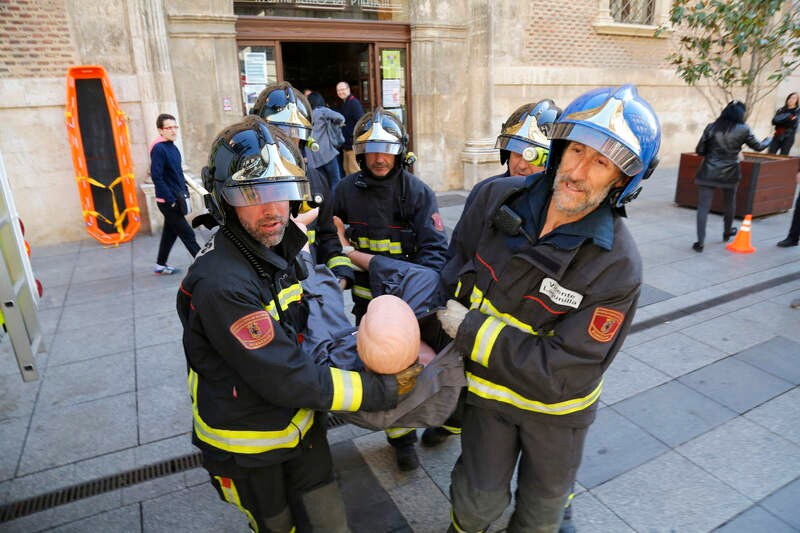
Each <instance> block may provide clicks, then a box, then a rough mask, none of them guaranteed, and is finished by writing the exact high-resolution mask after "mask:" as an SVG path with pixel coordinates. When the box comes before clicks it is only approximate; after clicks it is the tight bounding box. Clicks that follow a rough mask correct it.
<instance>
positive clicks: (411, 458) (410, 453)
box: [394, 442, 419, 472]
mask: <svg viewBox="0 0 800 533" xmlns="http://www.w3.org/2000/svg"><path fill="white" fill-rule="evenodd" d="M394 451H395V453H396V454H397V468H399V469H400V470H402V471H403V472H411V471H412V470H416V469H417V468H419V457H417V448H416V446H414V443H413V442H408V443H403V444H401V445H400V446H397V447H396V448H395V449H394Z"/></svg>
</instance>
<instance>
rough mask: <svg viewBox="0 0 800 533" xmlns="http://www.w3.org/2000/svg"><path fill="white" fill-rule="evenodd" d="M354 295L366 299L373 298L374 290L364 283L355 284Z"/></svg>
mask: <svg viewBox="0 0 800 533" xmlns="http://www.w3.org/2000/svg"><path fill="white" fill-rule="evenodd" d="M353 296H358V297H359V298H363V299H364V300H372V291H371V290H369V288H367V287H364V286H362V285H353Z"/></svg>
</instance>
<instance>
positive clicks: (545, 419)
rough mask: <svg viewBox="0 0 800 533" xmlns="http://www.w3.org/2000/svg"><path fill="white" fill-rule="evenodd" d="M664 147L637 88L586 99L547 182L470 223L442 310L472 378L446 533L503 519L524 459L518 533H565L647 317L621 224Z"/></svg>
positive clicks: (491, 197)
mask: <svg viewBox="0 0 800 533" xmlns="http://www.w3.org/2000/svg"><path fill="white" fill-rule="evenodd" d="M660 139H661V133H660V125H659V122H658V118H657V117H656V115H655V112H654V111H653V109H652V107H650V105H649V104H648V103H647V102H646V101H645V100H644V99H643V98H641V97H640V96H639V95H638V92H637V90H636V88H635V87H633V86H632V85H625V86H622V87H617V88H614V87H605V88H601V89H595V90H592V91H589V92H588V93H585V94H583V95H581V96H579V97H578V98H577V99H576V100H575V101H573V102H572V103H571V104H570V105H569V106H567V108H566V109H565V110H564V112H563V114H562V115H561V117H560V118H559V119H558V120H557V121H556V123H555V125H554V127H553V132H552V139H551V145H550V155H549V158H548V161H547V166H546V171H545V172H543V173H538V174H533V175H531V176H528V177H527V178H526V179H525V182H524V184H523V186H522V187H521V188H520V187H519V186H518V184H516V183H514V180H496V181H494V182H492V183H490V184H489V185H487V186H485V187H483V189H482V190H481V192H480V194H479V195H478V197H477V198H476V199H475V201H474V202H473V204H472V206H471V207H470V209H469V211H467V212H466V213H464V214H463V215H462V216H461V223H462V228H463V231H462V232H461V237H460V238H459V239H458V241H457V242H456V243H455V251H456V254H455V255H454V256H453V258H452V259H450V260H449V261H448V263H447V265H446V266H445V269H444V270H443V271H442V280H443V283H444V288H445V293H446V294H450V295H454V297H455V298H456V300H448V301H447V307H446V309H445V310H442V311H439V312H437V316H438V317H439V320H440V322H441V324H442V327H443V329H444V330H445V332H446V333H447V334H448V335H449V336H450V337H452V338H453V339H454V340H453V346H454V347H455V349H457V350H458V351H459V352H460V353H462V354H463V355H464V357H465V370H466V374H467V395H466V405H465V408H464V415H463V432H462V434H461V449H462V452H461V456H460V457H459V459H458V460H457V462H456V464H455V466H454V468H453V471H452V474H451V484H450V494H451V501H452V509H451V524H450V527H449V529H448V531H450V532H459V533H461V532H478V531H486V530H487V529H488V528H489V525H490V524H491V523H492V522H493V521H494V520H496V519H497V518H498V517H500V515H501V514H502V513H503V511H504V510H505V508H506V507H507V506H508V505H509V503H510V501H511V492H510V483H511V479H512V477H513V475H514V471H515V467H516V465H517V461H518V460H519V474H518V478H517V492H516V507H515V510H514V513H513V515H512V516H511V520H510V522H509V524H508V531H510V532H518V531H536V532H541V533H545V532H547V533H553V532H555V531H558V529H559V525H560V523H561V519H562V516H563V511H564V508H565V505H566V504H567V501H568V499H569V494H570V490H571V486H572V484H573V482H574V481H575V475H576V472H577V470H578V467H579V465H580V461H581V456H582V452H583V447H584V442H585V438H586V433H587V431H588V428H589V426H590V425H591V423H592V421H593V420H594V418H595V415H596V412H597V409H598V401H597V400H598V399H599V397H600V393H601V390H602V383H603V373H604V372H605V370H606V369H607V368H608V366H609V365H610V364H611V363H612V361H613V359H614V357H615V355H616V354H617V353H618V351H619V349H620V348H621V346H622V344H623V342H624V340H625V337H626V336H627V334H628V331H629V328H630V325H631V323H632V321H633V316H634V313H635V311H636V303H637V300H638V298H639V293H640V290H641V285H642V261H641V257H640V255H639V252H638V250H637V247H636V243H635V241H634V239H633V236H632V235H631V233H630V231H629V230H628V229H627V227H626V226H625V224H624V223H623V220H622V218H623V216H624V214H625V205H626V204H627V203H628V202H630V201H632V200H633V199H635V198H636V197H637V196H638V194H639V192H640V190H641V188H642V181H643V180H645V179H646V178H648V177H649V176H650V174H651V173H652V172H653V170H654V169H655V167H656V164H657V161H658V158H657V153H658V150H659V145H660ZM509 221H513V222H514V223H513V224H510V223H508V222H509Z"/></svg>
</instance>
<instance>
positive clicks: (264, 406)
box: [177, 116, 418, 532]
mask: <svg viewBox="0 0 800 533" xmlns="http://www.w3.org/2000/svg"><path fill="white" fill-rule="evenodd" d="M203 185H204V186H205V188H206V189H207V190H208V191H209V194H208V195H207V196H206V205H207V206H208V208H209V210H210V212H211V215H212V216H213V217H214V218H215V219H216V222H217V223H218V224H219V225H220V229H219V231H217V232H216V233H215V234H214V236H213V237H212V238H211V240H209V241H208V243H206V245H205V247H204V248H203V249H202V250H201V251H200V253H199V254H198V255H197V257H196V259H195V261H194V263H193V264H192V266H191V267H190V268H189V271H188V273H187V275H186V277H185V278H184V280H183V282H182V283H181V287H180V290H179V292H178V302H177V308H178V315H179V316H180V319H181V323H182V325H183V346H184V352H185V355H186V362H187V367H188V373H189V392H190V395H191V400H192V413H193V422H194V423H193V432H192V441H193V443H194V444H195V445H196V446H197V447H199V448H200V449H201V451H202V454H203V467H204V468H205V469H206V470H207V471H208V473H209V475H210V477H211V483H212V484H213V486H214V487H215V488H216V489H217V491H218V493H219V495H220V497H221V498H222V499H223V500H225V501H227V502H229V503H231V504H233V505H236V506H237V507H238V508H240V509H241V510H242V511H243V512H244V513H245V514H246V515H247V518H248V520H249V522H250V527H251V528H252V530H254V531H280V532H289V531H294V527H295V523H296V522H295V516H296V515H297V512H298V511H301V509H298V506H302V511H303V513H304V514H305V515H307V517H308V521H309V523H310V526H311V528H312V529H313V530H314V531H337V532H344V531H347V530H348V529H347V521H346V516H345V512H344V504H343V502H342V499H341V496H340V494H339V491H338V488H337V486H336V482H335V480H334V478H333V467H332V459H331V454H330V450H329V448H328V443H327V440H326V433H325V418H324V415H323V416H320V415H319V414H318V413H317V411H323V410H325V411H327V410H330V411H356V410H359V409H361V410H365V411H372V410H384V409H387V408H391V407H393V406H394V405H396V403H397V401H398V395H399V394H404V393H405V392H407V391H408V390H410V388H412V387H413V384H414V376H415V375H416V372H418V370H417V369H413V368H412V369H410V370H409V371H404V372H401V373H400V374H397V375H395V376H379V375H375V374H371V373H369V372H349V371H344V370H339V369H336V368H328V367H324V366H319V365H317V364H315V363H314V361H313V360H312V359H311V358H310V357H309V356H308V355H306V354H305V353H304V352H303V351H302V349H301V348H300V343H301V342H302V337H303V333H304V332H305V331H306V322H307V315H308V307H307V305H306V303H305V302H304V299H303V291H302V288H301V286H300V280H301V279H302V278H303V277H304V275H305V274H304V272H305V271H304V268H303V267H302V266H301V265H302V262H300V261H298V260H297V253H298V252H299V250H300V249H301V248H302V246H303V245H304V244H305V243H306V238H305V235H304V234H303V233H302V231H301V230H300V229H299V228H298V227H297V226H296V225H295V224H294V223H293V222H292V221H291V219H290V214H291V213H296V212H297V209H298V208H299V206H300V204H301V203H302V202H303V201H306V200H307V199H308V195H309V188H308V181H307V180H306V177H305V173H304V165H303V160H302V157H301V155H300V153H299V151H298V149H297V146H296V144H295V143H294V142H293V141H292V140H291V139H289V138H288V137H286V136H284V135H283V134H282V133H281V132H280V131H279V130H277V129H273V128H271V127H270V126H268V125H267V124H266V123H265V122H264V121H263V120H262V119H260V118H258V117H254V116H248V117H246V118H245V119H244V120H242V121H241V122H238V123H236V124H234V125H232V126H230V127H228V128H226V129H225V130H223V131H222V132H221V133H220V134H219V136H218V137H217V138H216V140H215V141H214V143H213V145H212V148H211V154H210V156H209V162H208V166H207V167H206V168H204V169H203Z"/></svg>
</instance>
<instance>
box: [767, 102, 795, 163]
mask: <svg viewBox="0 0 800 533" xmlns="http://www.w3.org/2000/svg"><path fill="white" fill-rule="evenodd" d="M798 100H800V97H798V95H797V93H789V96H787V97H786V102H785V103H784V105H783V107H782V108H780V109H778V110H777V111H776V112H775V116H774V117H773V118H772V125H773V126H775V135H774V136H773V137H772V142H771V143H769V153H771V154H777V153H778V152H780V154H781V155H789V151H790V150H791V149H792V145H793V144H794V135H795V133H797V114H798Z"/></svg>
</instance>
